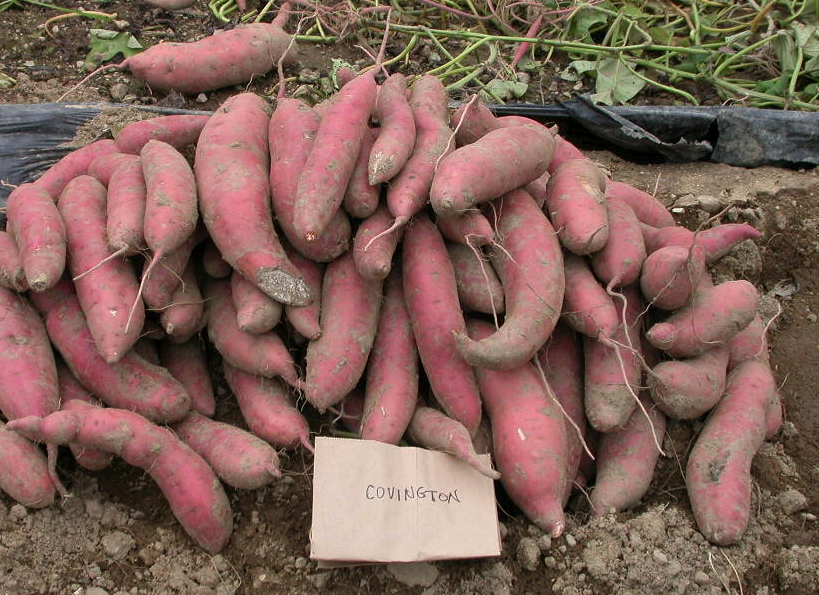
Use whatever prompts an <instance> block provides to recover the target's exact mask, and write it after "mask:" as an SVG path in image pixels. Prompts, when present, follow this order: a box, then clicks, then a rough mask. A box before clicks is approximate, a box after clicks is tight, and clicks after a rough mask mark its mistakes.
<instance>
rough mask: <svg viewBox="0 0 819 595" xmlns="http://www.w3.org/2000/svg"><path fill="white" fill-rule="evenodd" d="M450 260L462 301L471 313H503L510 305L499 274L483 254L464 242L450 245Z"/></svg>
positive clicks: (464, 307) (462, 305) (462, 304)
mask: <svg viewBox="0 0 819 595" xmlns="http://www.w3.org/2000/svg"><path fill="white" fill-rule="evenodd" d="M446 250H447V252H448V253H449V260H451V261H452V268H453V269H454V271H455V283H456V284H457V286H458V300H459V301H460V302H461V308H462V309H463V310H464V311H468V312H482V313H484V314H493V313H494V314H503V313H504V312H505V311H506V305H505V302H504V296H503V285H501V282H500V279H498V274H497V273H496V272H495V269H494V268H493V267H492V264H491V263H490V262H488V259H486V257H485V256H484V255H483V253H482V252H481V251H480V250H478V249H477V248H476V249H475V250H476V252H473V251H472V250H471V249H469V248H467V247H466V246H464V245H463V244H449V243H448V244H447V245H446Z"/></svg>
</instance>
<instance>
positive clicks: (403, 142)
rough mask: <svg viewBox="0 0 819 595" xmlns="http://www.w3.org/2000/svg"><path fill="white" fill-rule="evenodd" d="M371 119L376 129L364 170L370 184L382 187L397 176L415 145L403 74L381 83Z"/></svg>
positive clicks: (413, 127) (395, 75) (413, 122)
mask: <svg viewBox="0 0 819 595" xmlns="http://www.w3.org/2000/svg"><path fill="white" fill-rule="evenodd" d="M373 116H374V117H375V119H376V120H377V121H378V123H379V126H380V128H379V133H378V138H377V139H376V140H375V142H374V143H373V146H372V148H371V149H370V154H369V158H368V164H367V169H368V174H369V180H370V183H371V184H382V183H384V182H387V181H388V180H390V179H392V178H394V177H395V176H396V175H398V172H400V171H401V169H402V168H403V167H404V164H405V163H406V162H407V160H408V159H409V156H410V154H411V153H412V148H413V146H414V145H415V120H414V118H413V117H412V109H411V108H410V106H409V102H408V101H407V79H406V77H405V76H404V75H403V74H400V73H395V74H393V75H391V76H390V77H389V78H388V79H387V80H386V81H384V82H383V83H382V84H381V87H380V88H379V90H378V98H377V99H376V102H375V108H374V110H373Z"/></svg>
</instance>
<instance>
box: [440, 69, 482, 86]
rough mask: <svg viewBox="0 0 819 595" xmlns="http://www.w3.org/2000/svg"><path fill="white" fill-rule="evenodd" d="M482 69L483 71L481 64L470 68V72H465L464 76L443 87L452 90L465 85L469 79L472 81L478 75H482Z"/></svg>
mask: <svg viewBox="0 0 819 595" xmlns="http://www.w3.org/2000/svg"><path fill="white" fill-rule="evenodd" d="M483 71H484V67H483V66H478V67H477V68H474V69H472V72H470V73H469V74H467V75H466V76H465V77H462V78H460V79H458V80H457V81H455V82H454V83H451V84H449V85H447V86H446V87H445V89H446V90H447V91H454V90H455V89H460V88H462V87H464V86H465V85H467V84H468V83H469V82H470V81H472V80H474V79H476V78H477V77H479V76H480V75H482V74H483Z"/></svg>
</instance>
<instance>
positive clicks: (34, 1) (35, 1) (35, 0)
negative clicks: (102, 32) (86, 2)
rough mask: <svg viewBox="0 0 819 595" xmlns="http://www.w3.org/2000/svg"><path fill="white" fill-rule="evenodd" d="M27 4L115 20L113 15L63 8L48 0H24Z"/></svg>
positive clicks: (88, 16) (104, 19) (94, 17)
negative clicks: (40, 0)
mask: <svg viewBox="0 0 819 595" xmlns="http://www.w3.org/2000/svg"><path fill="white" fill-rule="evenodd" d="M22 1H23V2H25V3H27V4H34V5H35V6H42V7H43V8H50V9H51V10H56V11H58V12H65V13H70V14H76V15H79V16H81V17H86V18H89V19H99V20H101V21H112V20H114V19H113V17H110V16H107V15H101V14H97V13H93V12H85V11H84V10H76V9H73V8H63V7H62V6H54V5H53V4H48V3H47V2H39V1H38V0H22Z"/></svg>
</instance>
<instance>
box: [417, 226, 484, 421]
mask: <svg viewBox="0 0 819 595" xmlns="http://www.w3.org/2000/svg"><path fill="white" fill-rule="evenodd" d="M402 250H403V251H402V254H401V264H402V271H403V281H404V299H405V303H406V306H407V311H408V312H409V315H410V321H411V323H412V332H413V335H414V336H415V344H416V346H417V348H418V354H419V355H420V357H421V363H422V364H423V368H424V371H425V372H426V375H427V378H428V379H429V384H430V388H431V389H432V393H433V394H434V395H435V398H436V400H437V401H438V403H439V404H440V405H441V406H442V407H443V409H444V411H446V413H447V415H449V416H450V417H452V418H453V419H457V420H458V421H459V422H461V423H462V424H464V425H465V426H466V428H467V429H468V430H469V432H470V434H474V433H475V432H476V431H477V430H478V425H479V424H480V421H481V399H480V394H479V392H478V385H477V382H476V381H475V373H474V371H473V369H472V366H470V365H469V364H468V363H467V362H466V360H465V359H464V358H463V357H462V356H461V355H460V353H458V350H457V349H456V348H455V337H454V333H456V332H460V333H462V332H464V330H465V322H464V318H463V313H462V312H461V306H460V303H459V302H458V287H457V283H456V282H455V271H454V269H453V267H452V262H451V261H450V260H449V254H448V253H447V251H446V245H445V244H444V240H443V238H442V237H441V234H440V233H439V232H438V230H437V229H436V228H435V226H434V225H433V224H432V222H431V221H430V220H429V217H428V216H427V215H426V214H425V213H419V214H418V215H416V216H415V217H414V219H413V221H412V222H411V224H410V225H408V226H407V229H406V231H405V233H404V242H403V246H402Z"/></svg>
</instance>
